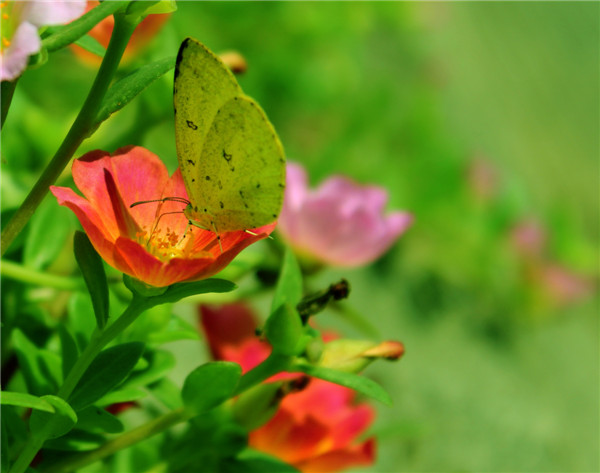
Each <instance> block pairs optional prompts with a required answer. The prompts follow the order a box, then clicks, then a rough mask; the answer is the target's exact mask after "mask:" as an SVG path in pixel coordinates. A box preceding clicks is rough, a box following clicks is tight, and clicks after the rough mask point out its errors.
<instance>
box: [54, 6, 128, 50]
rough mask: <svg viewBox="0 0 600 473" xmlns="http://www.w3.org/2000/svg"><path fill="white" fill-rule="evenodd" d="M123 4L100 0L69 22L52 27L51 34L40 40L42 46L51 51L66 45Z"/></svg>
mask: <svg viewBox="0 0 600 473" xmlns="http://www.w3.org/2000/svg"><path fill="white" fill-rule="evenodd" d="M125 5H126V3H124V2H101V3H100V4H99V5H98V6H97V7H95V8H93V9H92V10H90V11H89V12H87V13H86V14H85V15H82V16H80V17H79V18H77V19H76V20H74V21H72V22H71V23H69V24H67V25H64V26H62V27H53V28H52V29H51V31H52V34H51V35H50V36H48V37H46V38H44V39H43V40H42V48H44V49H47V50H48V51H49V52H52V51H56V50H57V49H61V48H64V47H66V46H68V45H69V44H71V43H73V42H74V41H76V40H77V39H79V38H81V37H82V36H83V35H84V34H86V33H87V32H88V31H90V30H91V29H92V28H93V27H94V26H96V25H97V24H98V23H100V22H101V21H102V20H103V19H104V18H106V17H107V16H109V15H112V14H113V13H114V12H116V11H117V10H119V9H120V8H123V6H125Z"/></svg>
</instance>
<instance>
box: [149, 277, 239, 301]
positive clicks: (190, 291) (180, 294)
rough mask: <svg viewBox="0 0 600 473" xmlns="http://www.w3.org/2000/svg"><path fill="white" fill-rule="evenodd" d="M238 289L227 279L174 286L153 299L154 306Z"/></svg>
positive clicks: (205, 280) (206, 280)
mask: <svg viewBox="0 0 600 473" xmlns="http://www.w3.org/2000/svg"><path fill="white" fill-rule="evenodd" d="M236 287H237V285H236V284H234V283H232V282H231V281H226V280H225V279H204V280H202V281H196V282H184V283H179V284H173V285H172V286H169V288H168V289H167V290H166V291H165V293H164V294H162V295H160V296H155V297H153V298H152V299H153V304H154V305H156V304H164V303H166V302H171V303H173V302H177V301H179V300H180V299H183V298H184V297H189V296H196V295H198V294H206V293H209V292H217V293H222V292H230V291H233V290H234V289H235V288H236Z"/></svg>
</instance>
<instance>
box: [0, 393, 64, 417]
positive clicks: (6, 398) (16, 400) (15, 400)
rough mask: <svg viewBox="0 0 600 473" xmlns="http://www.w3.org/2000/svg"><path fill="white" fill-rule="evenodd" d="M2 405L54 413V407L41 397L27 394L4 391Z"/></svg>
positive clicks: (0, 395) (0, 399)
mask: <svg viewBox="0 0 600 473" xmlns="http://www.w3.org/2000/svg"><path fill="white" fill-rule="evenodd" d="M0 404H6V405H10V406H20V407H28V408H31V409H37V410H38V411H46V412H51V413H52V412H54V407H52V404H50V403H49V402H48V401H46V400H44V399H42V398H41V397H37V396H32V395H31V394H26V393H15V392H11V391H2V393H0Z"/></svg>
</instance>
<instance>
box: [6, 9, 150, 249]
mask: <svg viewBox="0 0 600 473" xmlns="http://www.w3.org/2000/svg"><path fill="white" fill-rule="evenodd" d="M138 21H139V18H138V19H137V20H133V19H132V18H130V17H126V16H125V15H124V14H116V15H115V27H114V29H113V34H112V36H111V38H110V43H109V45H108V48H107V49H106V54H105V56H104V59H103V61H102V64H101V65H100V69H99V70H98V74H97V75H96V79H95V80H94V83H93V84H92V88H91V89H90V92H89V94H88V96H87V98H86V100H85V103H84V104H83V107H82V108H81V110H80V111H79V115H77V118H76V119H75V121H74V122H73V125H72V126H71V129H70V130H69V132H68V133H67V136H66V137H65V139H64V141H63V142H62V144H61V145H60V147H59V148H58V150H57V151H56V154H55V155H54V157H53V158H52V161H50V163H49V164H48V166H47V167H46V169H45V170H44V172H43V173H42V175H41V176H40V178H39V179H38V181H37V182H36V184H35V185H34V186H33V189H31V191H30V192H29V195H28V196H27V198H26V199H25V201H24V202H23V204H21V207H19V209H18V210H17V211H16V212H15V214H14V215H13V217H12V219H11V220H10V221H9V222H8V223H7V225H6V228H5V229H4V230H3V231H2V237H1V242H0V245H1V251H2V254H4V252H5V251H6V250H7V249H8V248H9V246H10V245H11V243H12V242H13V240H14V239H15V237H16V236H17V235H18V234H19V233H20V232H21V231H22V230H23V227H25V225H26V223H27V222H28V221H29V219H30V218H31V216H32V215H33V213H34V212H35V210H36V209H37V207H38V206H39V205H40V203H41V201H42V199H43V198H44V197H45V196H46V193H47V192H48V188H49V187H50V186H51V185H52V184H54V182H55V181H56V179H57V178H58V176H59V175H60V173H61V172H62V171H63V169H64V168H65V167H66V165H67V164H68V163H69V161H70V160H71V157H72V156H73V154H75V151H77V148H78V147H79V145H80V144H81V143H82V142H83V140H85V139H86V138H87V137H88V136H89V134H90V133H91V132H92V131H93V129H94V126H95V125H96V116H97V114H98V110H99V109H100V106H101V104H102V100H103V99H104V96H105V95H106V91H107V90H108V87H109V85H110V82H111V81H112V79H113V77H114V75H115V72H116V70H117V67H118V66H119V62H120V61H121V56H123V51H125V47H126V46H127V43H128V42H129V38H130V37H131V34H132V33H133V30H134V29H135V27H136V26H137V23H138Z"/></svg>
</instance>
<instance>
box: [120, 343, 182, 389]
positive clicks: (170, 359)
mask: <svg viewBox="0 0 600 473" xmlns="http://www.w3.org/2000/svg"><path fill="white" fill-rule="evenodd" d="M144 359H145V360H146V361H147V362H148V365H147V367H146V368H145V369H143V370H141V371H134V372H133V373H131V375H130V376H129V378H127V380H125V382H124V383H123V385H122V386H121V388H123V389H128V388H133V387H138V386H146V385H148V384H151V383H154V382H156V381H159V380H160V379H162V378H164V377H165V376H166V375H167V374H168V373H169V372H170V371H171V369H172V368H173V367H174V366H175V356H174V355H173V354H172V353H171V352H168V351H164V350H147V351H146V352H145V353H144Z"/></svg>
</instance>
